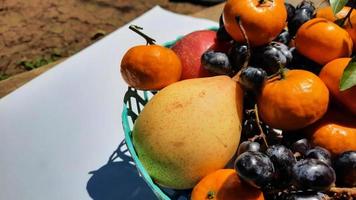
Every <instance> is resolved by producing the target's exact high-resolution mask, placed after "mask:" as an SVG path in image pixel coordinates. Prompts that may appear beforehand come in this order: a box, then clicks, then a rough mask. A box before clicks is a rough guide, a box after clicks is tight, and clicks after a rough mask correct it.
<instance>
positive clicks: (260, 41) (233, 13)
mask: <svg viewBox="0 0 356 200" xmlns="http://www.w3.org/2000/svg"><path fill="white" fill-rule="evenodd" d="M238 16H239V17H240V20H241V22H242V25H243V28H244V29H245V31H246V34H247V37H248V40H249V42H250V44H251V46H259V45H264V44H267V43H269V42H271V41H272V40H273V39H274V38H275V37H276V36H278V34H279V33H280V32H281V31H282V29H283V28H284V27H285V25H286V19H287V11H286V8H285V6H284V1H283V0H272V1H269V0H265V1H262V2H261V1H259V0H228V1H227V3H226V4H225V7H224V10H223V21H224V26H225V28H226V31H227V32H228V33H229V34H230V35H231V37H232V38H233V39H234V40H236V41H238V42H245V39H244V36H243V34H242V32H241V29H240V26H239V23H238V22H237V21H236V17H238Z"/></svg>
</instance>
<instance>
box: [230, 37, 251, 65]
mask: <svg viewBox="0 0 356 200" xmlns="http://www.w3.org/2000/svg"><path fill="white" fill-rule="evenodd" d="M247 54H248V48H247V45H246V44H239V43H234V44H233V45H232V47H231V49H230V51H229V53H228V55H229V58H230V61H231V65H232V68H233V71H234V72H237V71H239V70H240V69H241V68H242V66H243V65H244V63H245V61H246V59H247Z"/></svg>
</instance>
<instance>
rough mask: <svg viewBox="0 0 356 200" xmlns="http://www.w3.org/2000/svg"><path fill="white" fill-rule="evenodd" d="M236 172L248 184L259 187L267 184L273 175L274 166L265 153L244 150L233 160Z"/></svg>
mask: <svg viewBox="0 0 356 200" xmlns="http://www.w3.org/2000/svg"><path fill="white" fill-rule="evenodd" d="M235 169H236V171H237V174H238V175H239V176H240V177H241V178H242V179H243V180H245V181H246V182H247V183H249V184H250V185H252V186H254V187H257V188H260V187H263V186H265V185H267V184H268V183H269V182H271V180H272V179H273V176H274V167H273V163H272V162H271V160H270V159H269V158H268V156H267V155H265V154H263V153H261V152H256V151H246V152H245V153H242V154H241V155H239V156H238V157H237V159H236V161H235Z"/></svg>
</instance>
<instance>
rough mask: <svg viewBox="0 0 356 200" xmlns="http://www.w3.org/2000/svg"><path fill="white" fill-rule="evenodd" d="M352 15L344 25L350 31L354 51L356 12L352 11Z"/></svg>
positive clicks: (355, 47) (355, 49) (355, 43)
mask: <svg viewBox="0 0 356 200" xmlns="http://www.w3.org/2000/svg"><path fill="white" fill-rule="evenodd" d="M352 13H353V14H351V16H350V21H348V20H346V23H345V25H344V28H345V30H346V31H347V32H348V33H349V35H350V37H351V39H352V42H353V44H354V46H353V47H354V48H353V49H354V51H356V12H352Z"/></svg>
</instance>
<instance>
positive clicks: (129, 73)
mask: <svg viewBox="0 0 356 200" xmlns="http://www.w3.org/2000/svg"><path fill="white" fill-rule="evenodd" d="M120 71H121V75H122V77H123V79H124V80H125V81H126V82H127V84H128V85H130V86H132V87H134V88H137V89H140V90H159V89H162V88H163V87H165V86H167V85H169V84H171V83H174V82H176V81H179V80H180V76H181V72H182V65H181V61H180V59H179V57H178V56H177V55H176V53H174V51H172V50H171V49H169V48H166V47H163V46H159V45H139V46H135V47H132V48H131V49H129V50H128V51H127V52H126V53H125V55H124V57H123V58H122V61H121V69H120Z"/></svg>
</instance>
